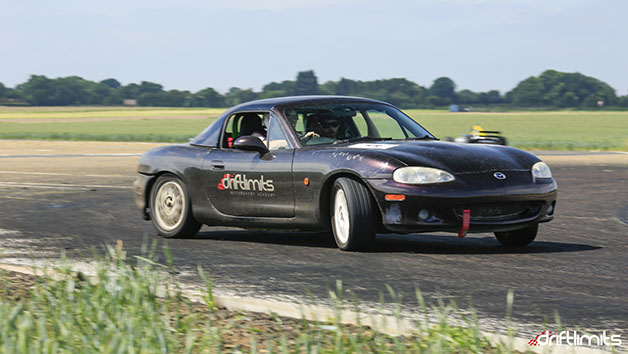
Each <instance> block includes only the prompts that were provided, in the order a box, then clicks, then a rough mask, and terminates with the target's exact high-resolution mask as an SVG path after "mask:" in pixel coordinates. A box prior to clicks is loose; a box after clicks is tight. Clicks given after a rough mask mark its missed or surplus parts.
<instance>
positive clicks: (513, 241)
mask: <svg viewBox="0 0 628 354" xmlns="http://www.w3.org/2000/svg"><path fill="white" fill-rule="evenodd" d="M538 230H539V224H535V225H534V226H528V227H526V228H523V229H519V230H514V231H506V232H496V233H495V238H497V241H499V242H500V243H501V244H502V245H504V246H525V245H528V244H530V243H532V241H534V239H535V238H536V233H537V231H538Z"/></svg>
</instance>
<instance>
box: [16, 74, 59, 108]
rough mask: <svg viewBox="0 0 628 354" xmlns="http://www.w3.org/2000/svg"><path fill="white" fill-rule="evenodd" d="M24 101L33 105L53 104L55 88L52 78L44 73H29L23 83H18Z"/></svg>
mask: <svg viewBox="0 0 628 354" xmlns="http://www.w3.org/2000/svg"><path fill="white" fill-rule="evenodd" d="M18 89H19V90H20V91H21V92H22V94H23V96H24V98H25V99H26V101H27V102H28V103H29V104H31V105H34V106H51V105H54V104H55V102H54V94H55V88H54V83H53V80H51V79H49V78H47V77H46V76H44V75H31V77H30V78H29V79H28V81H26V82H25V83H23V84H21V85H18Z"/></svg>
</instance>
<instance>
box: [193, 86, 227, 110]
mask: <svg viewBox="0 0 628 354" xmlns="http://www.w3.org/2000/svg"><path fill="white" fill-rule="evenodd" d="M190 106H192V107H225V106H226V103H225V97H224V96H223V95H221V94H220V93H219V92H217V91H216V90H214V89H213V88H211V87H208V88H206V89H203V90H201V91H199V92H197V93H195V94H194V95H193V96H192V98H191V100H190Z"/></svg>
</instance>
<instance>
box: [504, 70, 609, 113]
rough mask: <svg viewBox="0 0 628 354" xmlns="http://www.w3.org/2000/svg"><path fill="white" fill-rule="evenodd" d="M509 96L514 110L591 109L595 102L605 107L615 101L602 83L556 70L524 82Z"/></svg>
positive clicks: (607, 86) (595, 104)
mask: <svg viewBox="0 0 628 354" xmlns="http://www.w3.org/2000/svg"><path fill="white" fill-rule="evenodd" d="M509 96H511V97H512V101H513V103H514V104H515V105H518V106H554V107H580V106H587V107H594V106H597V101H598V100H601V101H604V104H605V105H607V106H608V105H613V104H615V103H616V101H617V95H616V93H615V90H614V89H613V88H612V87H610V86H609V85H608V84H606V83H605V82H602V81H600V80H598V79H595V78H593V77H588V76H585V75H582V74H580V73H563V72H559V71H556V70H546V71H545V72H543V73H542V74H541V75H540V76H539V77H538V78H537V77H529V78H527V79H526V80H524V81H522V82H520V83H519V84H518V85H517V87H515V88H514V89H513V90H512V91H511V93H510V95H509Z"/></svg>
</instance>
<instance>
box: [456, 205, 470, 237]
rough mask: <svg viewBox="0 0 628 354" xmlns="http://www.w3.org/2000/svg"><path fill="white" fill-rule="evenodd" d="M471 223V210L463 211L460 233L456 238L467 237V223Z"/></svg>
mask: <svg viewBox="0 0 628 354" xmlns="http://www.w3.org/2000/svg"><path fill="white" fill-rule="evenodd" d="M470 222H471V210H470V209H464V210H463V211H462V228H461V229H460V232H458V238H463V237H465V236H467V232H469V223H470Z"/></svg>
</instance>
